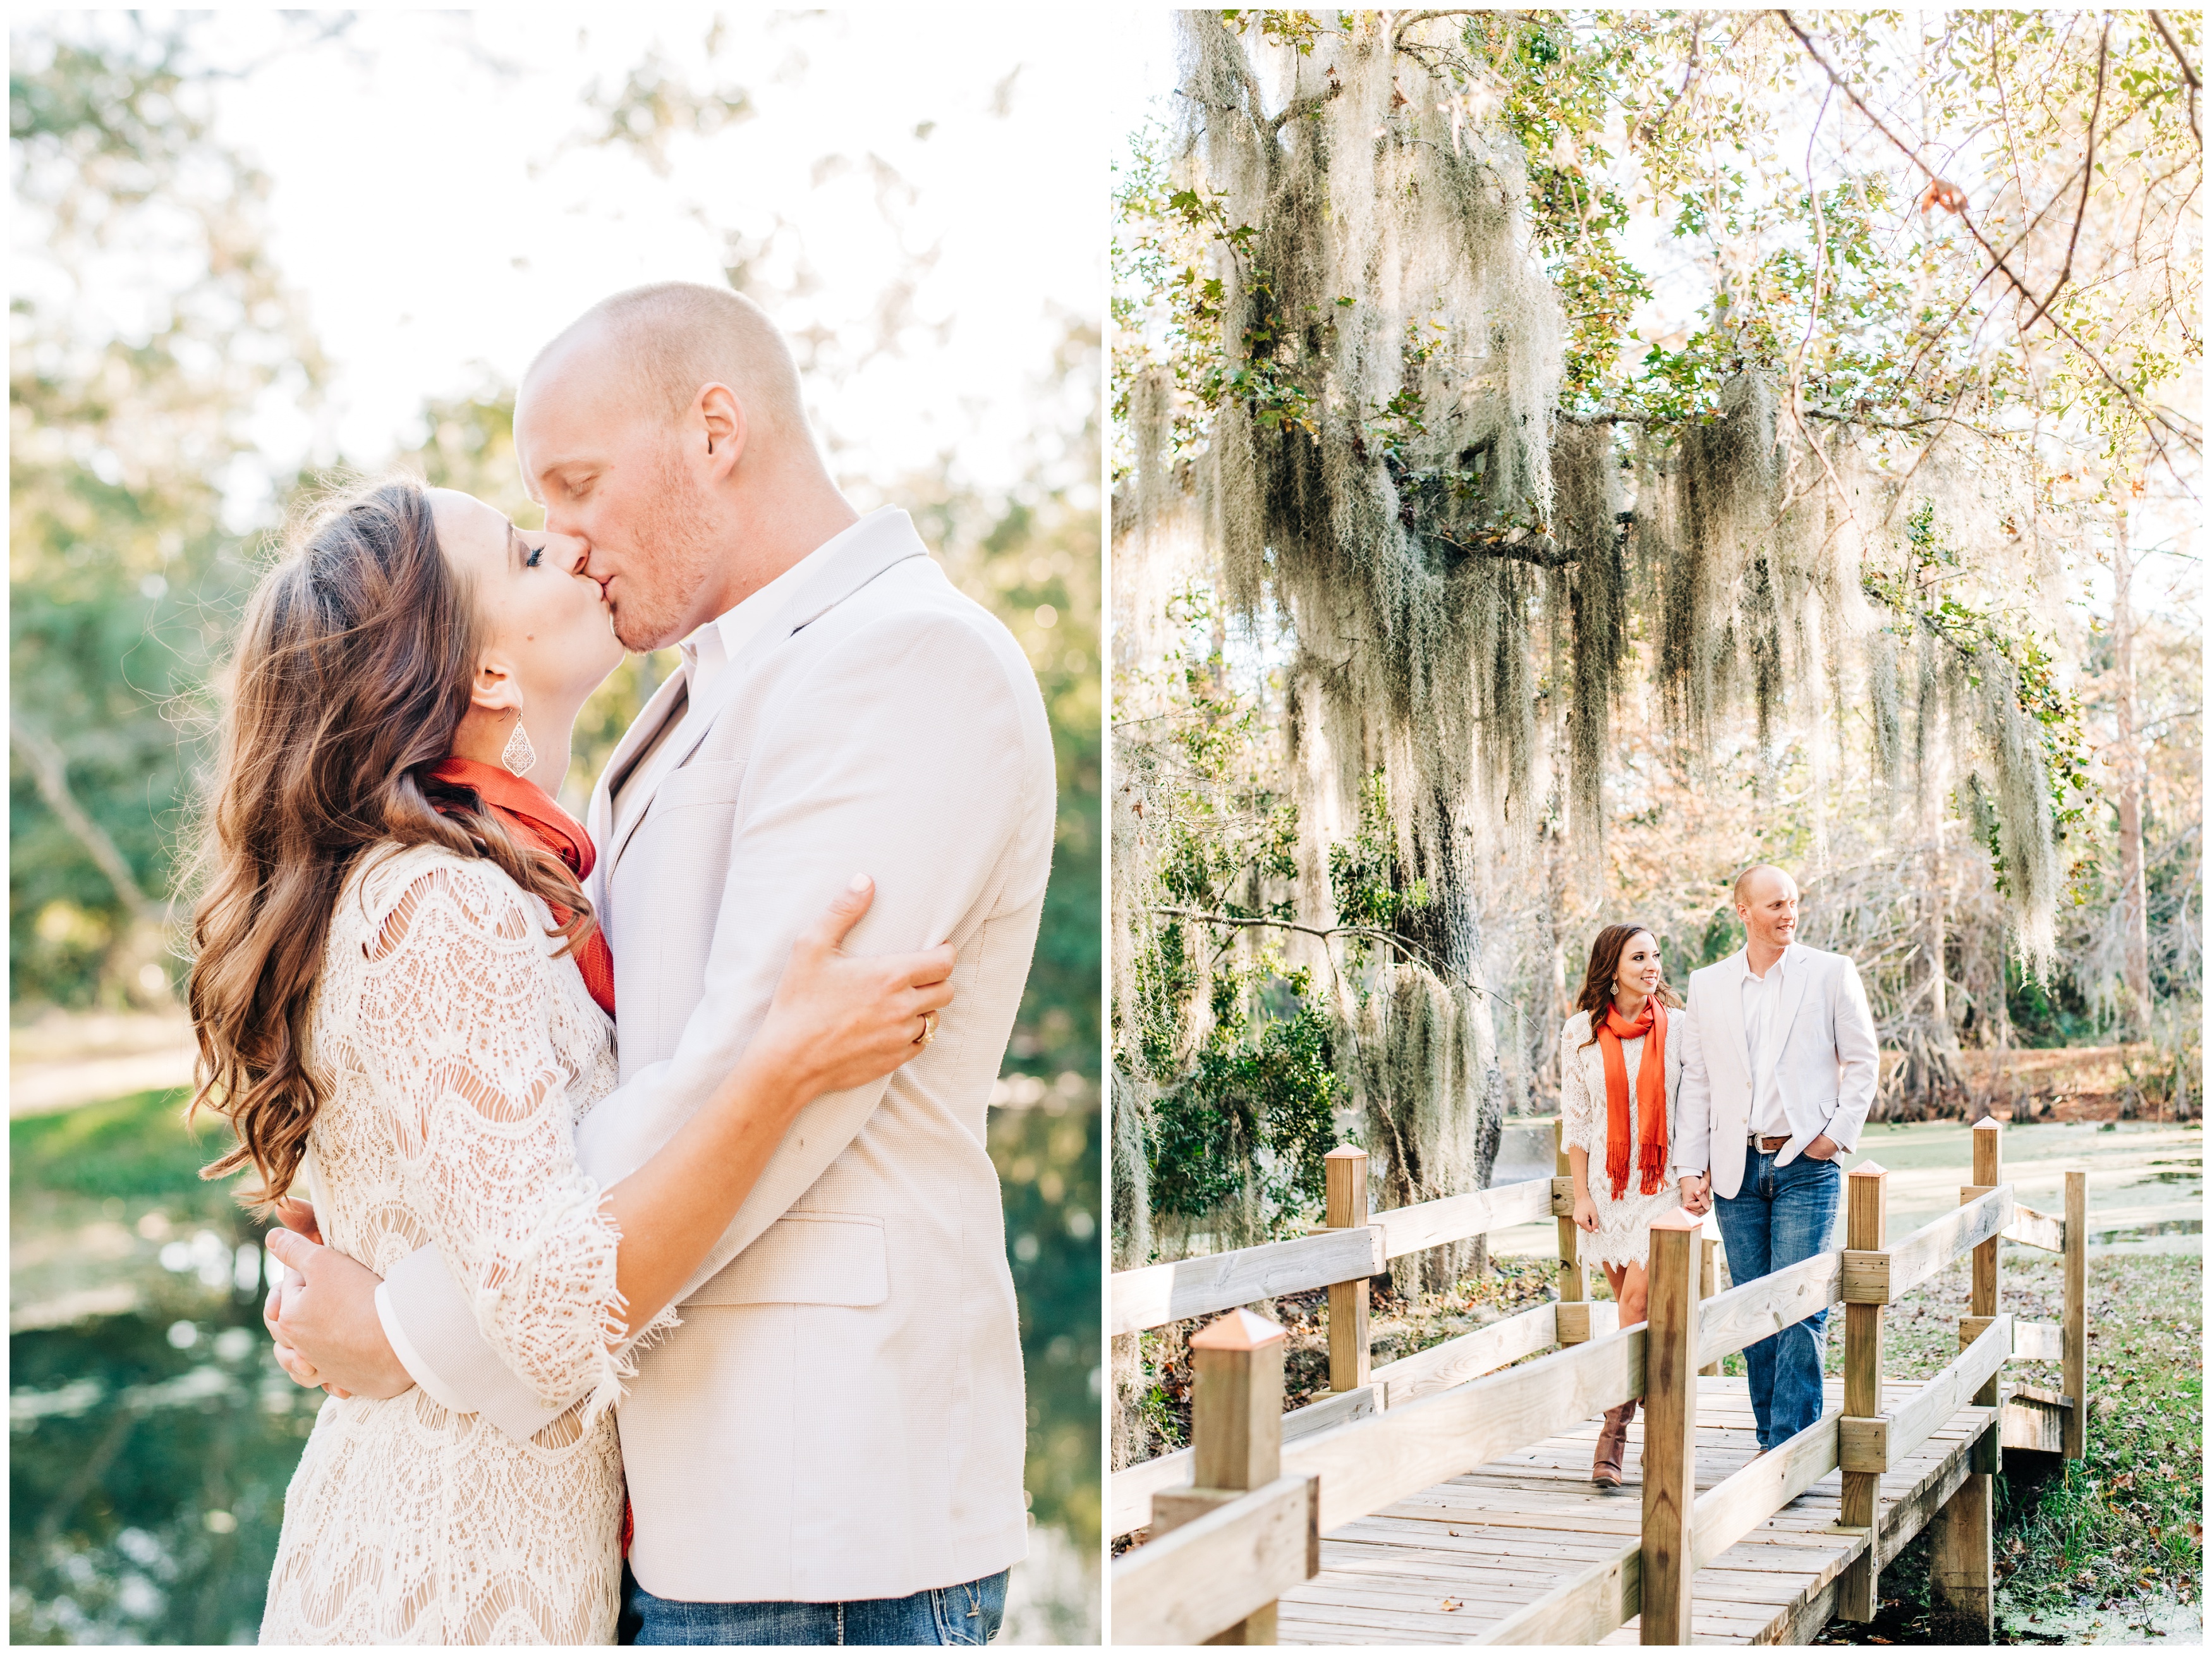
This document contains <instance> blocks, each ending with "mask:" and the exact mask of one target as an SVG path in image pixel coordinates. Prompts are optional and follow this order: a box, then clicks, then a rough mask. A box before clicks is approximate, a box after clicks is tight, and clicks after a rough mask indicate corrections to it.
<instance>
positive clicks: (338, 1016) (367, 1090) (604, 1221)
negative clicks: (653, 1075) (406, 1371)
mask: <svg viewBox="0 0 2212 1655" xmlns="http://www.w3.org/2000/svg"><path fill="white" fill-rule="evenodd" d="M364 861H367V862H370V863H373V864H374V866H372V867H368V869H367V870H366V871H365V872H363V873H356V875H355V877H354V878H353V879H350V880H349V881H348V883H347V885H346V888H345V891H344V894H343V897H341V898H340V900H339V903H338V910H337V914H336V916H334V917H333V919H332V922H331V933H330V940H329V943H328V946H326V948H325V951H324V970H323V977H322V981H321V983H320V984H319V987H318V989H317V991H316V997H315V1001H314V1006H313V1036H312V1041H313V1047H312V1052H313V1064H314V1068H315V1072H316V1073H317V1074H319V1076H320V1077H322V1079H323V1081H324V1084H325V1087H326V1088H327V1091H326V1094H325V1098H324V1099H323V1103H322V1106H321V1108H320V1110H319V1111H318V1113H317V1115H316V1117H315V1122H314V1125H313V1128H312V1129H310V1131H309V1134H308V1144H309V1152H310V1156H311V1165H312V1169H313V1171H312V1177H311V1178H310V1182H309V1190H310V1191H311V1192H312V1194H313V1197H314V1202H315V1207H316V1212H317V1215H318V1218H319V1221H320V1223H321V1226H322V1231H323V1236H324V1238H325V1240H326V1241H327V1242H328V1243H329V1244H331V1246H333V1247H336V1248H337V1249H338V1250H340V1251H342V1252H344V1253H346V1254H348V1255H349V1256H352V1257H354V1258H356V1259H359V1260H360V1261H361V1262H362V1263H364V1264H367V1265H368V1267H369V1268H370V1269H374V1270H376V1271H378V1272H379V1273H380V1274H381V1273H383V1272H386V1271H388V1270H389V1269H391V1268H392V1266H393V1265H395V1264H396V1263H398V1261H399V1260H401V1259H402V1258H404V1257H405V1256H407V1255H408V1254H410V1253H411V1252H413V1251H414V1250H416V1248H417V1247H419V1246H421V1245H422V1244H423V1243H424V1242H426V1241H428V1242H434V1243H435V1244H436V1245H437V1247H438V1249H439V1250H440V1251H441V1253H442V1254H443V1255H444V1257H445V1261H446V1265H447V1269H450V1270H451V1271H453V1275H454V1277H455V1279H456V1280H458V1281H461V1282H462V1283H464V1284H465V1286H466V1287H467V1288H468V1290H469V1293H470V1294H471V1298H472V1299H473V1300H474V1304H475V1309H476V1315H477V1323H478V1325H479V1326H480V1327H481V1328H482V1329H483V1332H484V1335H485V1336H486V1338H488V1339H489V1341H490V1342H491V1343H492V1344H493V1345H494V1346H495V1348H497V1349H498V1350H499V1351H500V1352H501V1354H502V1355H503V1356H504V1357H505V1359H506V1360H507V1363H508V1365H509V1366H511V1367H513V1369H514V1371H515V1372H517V1373H518V1374H520V1375H523V1376H525V1377H526V1378H529V1379H530V1380H531V1381H532V1383H533V1384H535V1385H536V1386H537V1388H538V1391H539V1392H540V1393H541V1394H542V1395H543V1396H545V1397H546V1398H548V1399H549V1400H551V1399H557V1398H559V1397H562V1396H578V1395H579V1394H580V1393H582V1394H583V1395H582V1400H580V1401H579V1402H577V1403H576V1405H575V1406H574V1408H572V1409H569V1410H568V1413H567V1414H565V1415H562V1417H561V1418H560V1419H559V1420H557V1421H555V1422H554V1423H553V1424H551V1425H550V1426H548V1427H546V1428H545V1429H544V1430H543V1431H541V1432H540V1433H538V1435H537V1436H535V1437H533V1438H532V1439H529V1440H528V1441H526V1442H524V1441H517V1440H515V1439H512V1438H510V1437H508V1436H507V1435H506V1434H505V1433H502V1432H501V1430H500V1429H499V1428H498V1427H496V1426H495V1425H493V1424H492V1423H491V1422H490V1421H489V1420H486V1419H484V1418H483V1417H482V1416H480V1415H474V1414H456V1413H453V1412H452V1411H451V1410H450V1409H446V1408H443V1407H441V1406H440V1405H439V1404H438V1403H437V1402H435V1401H433V1400H432V1399H431V1398H430V1396H428V1394H427V1393H425V1392H424V1391H422V1390H420V1389H419V1388H418V1389H416V1390H409V1391H406V1392H404V1393H403V1394H402V1395H400V1396H395V1397H392V1399H390V1400H388V1401H385V1402H375V1401H371V1400H368V1399H366V1398H361V1397H355V1398H351V1399H347V1400H340V1399H339V1398H337V1397H331V1398H330V1399H328V1400H327V1401H325V1402H324V1404H323V1406H322V1410H321V1412H320V1414H319V1415H318V1416H317V1418H316V1421H315V1428H314V1432H313V1435H312V1436H310V1437H309V1439H308V1440H307V1448H306V1451H304V1452H303V1453H302V1455H301V1459H300V1465H299V1469H298V1470H297V1471H296V1472H295V1473H294V1475H293V1477H292V1482H291V1487H290V1488H289V1489H288V1490H287V1492H286V1494H285V1497H284V1527H283V1535H282V1537H281V1538H280V1539H279V1541H278V1542H277V1549H276V1567H275V1568H274V1569H273V1571H272V1572H271V1573H270V1582H269V1600H268V1605H267V1608H266V1609H265V1610H264V1615H263V1618H262V1622H261V1640H262V1642H264V1643H267V1644H321V1643H413V1644H493V1643H551V1644H587V1643H600V1644H605V1643H612V1642H613V1641H614V1636H615V1619H616V1615H617V1610H618V1609H619V1607H620V1597H621V1579H622V1567H621V1559H620V1557H619V1556H618V1555H617V1552H618V1546H619V1534H620V1527H621V1521H622V1503H623V1476H622V1459H621V1454H620V1450H619V1448H618V1446H617V1440H616V1436H615V1426H614V1417H613V1415H612V1414H611V1412H610V1411H609V1409H610V1406H611V1403H612V1402H614V1401H615V1400H616V1399H617V1396H620V1394H621V1389H622V1379H623V1378H624V1377H626V1376H627V1375H628V1373H629V1371H630V1369H629V1363H628V1360H627V1355H626V1354H622V1355H618V1354H614V1353H611V1352H610V1351H609V1350H608V1348H607V1344H606V1342H607V1339H608V1338H609V1336H617V1337H618V1336H621V1335H622V1334H623V1329H624V1306H623V1299H622V1297H621V1294H620V1293H618V1292H617V1289H616V1286H615V1250H616V1245H617V1241H618V1240H619V1237H618V1235H617V1232H616V1230H615V1226H614V1224H613V1221H612V1220H611V1219H610V1218H608V1217H607V1216H606V1215H605V1214H604V1213H602V1212H600V1211H599V1190H598V1188H597V1187H596V1185H595V1184H594V1183H592V1180H591V1179H590V1178H588V1177H586V1176H585V1175H584V1173H583V1172H582V1171H581V1170H580V1168H579V1167H578V1165H577V1164H576V1159H575V1153H574V1138H573V1135H574V1127H575V1123H576V1122H577V1121H578V1120H579V1119H580V1118H581V1117H582V1116H583V1115H584V1113H585V1111H586V1110H589V1109H590V1108H591V1107H592V1105H593V1104H596V1103H598V1102H599V1099H600V1098H603V1097H605V1095H606V1094H607V1092H610V1091H611V1090H612V1089H613V1087H614V1084H615V1078H616V1067H615V1054H614V1049H613V1029H612V1025H611V1024H610V1023H609V1021H608V1019H607V1018H606V1016H605V1013H602V1012H601V1011H600V1010H599V1007H598V1006H597V1005H595V1004H594V1003H593V1002H592V998H591V995H589V994H588V993H587V992H586V989H585V988H584V983H583V978H582V976H581V975H580V973H579V971H578V970H577V969H576V965H575V963H574V960H572V959H567V958H560V959H556V958H553V957H552V951H553V950H554V949H555V948H557V947H558V946H560V944H559V940H558V939H553V940H548V939H547V938H546V936H545V935H544V933H545V931H546V930H547V928H549V927H550V924H551V919H550V915H549V914H548V913H547V910H546V909H545V906H544V904H543V903H541V902H539V901H538V899H537V898H536V897H531V896H529V895H527V894H526V892H524V891H522V890H521V889H520V887H518V886H517V885H514V883H513V881H512V880H510V879H507V876H506V875H505V874H504V873H501V872H500V871H499V870H498V869H497V868H496V867H493V866H492V865H491V864H490V863H489V862H484V861H469V860H467V859H465V858H462V857H459V856H456V855H453V854H451V853H450V852H447V851H443V850H439V849H428V848H417V849H410V850H407V851H404V852H400V853H398V854H397V855H393V854H391V853H390V852H389V850H386V851H383V852H378V853H374V854H373V855H371V856H369V857H367V858H364ZM671 1320H672V1316H671V1315H670V1314H669V1313H664V1314H663V1316H662V1317H659V1318H656V1323H655V1325H656V1327H659V1326H661V1325H665V1324H666V1323H669V1322H670V1321H671Z"/></svg>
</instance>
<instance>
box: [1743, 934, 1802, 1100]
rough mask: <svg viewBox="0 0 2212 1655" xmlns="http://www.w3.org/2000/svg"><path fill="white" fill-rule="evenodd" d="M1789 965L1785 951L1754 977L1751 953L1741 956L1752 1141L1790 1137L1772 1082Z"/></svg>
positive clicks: (1777, 1084)
mask: <svg viewBox="0 0 2212 1655" xmlns="http://www.w3.org/2000/svg"><path fill="white" fill-rule="evenodd" d="M1789 963H1790V951H1789V950H1788V949H1786V948H1785V949H1784V950H1783V951H1782V958H1780V959H1778V960H1776V961H1775V962H1774V964H1772V965H1771V966H1769V967H1767V970H1766V975H1765V977H1754V976H1753V975H1752V970H1751V955H1750V952H1748V951H1746V952H1745V953H1744V955H1743V956H1742V970H1743V977H1742V981H1741V984H1740V986H1739V989H1738V992H1739V993H1740V994H1741V995H1742V1007H1743V1035H1744V1043H1745V1044H1746V1045H1747V1047H1748V1048H1749V1049H1750V1054H1751V1135H1752V1136H1753V1137H1755V1138H1781V1137H1787V1136H1788V1135H1789V1134H1790V1112H1789V1110H1786V1109H1784V1107H1783V1106H1782V1086H1781V1083H1780V1082H1779V1081H1778V1080H1777V1079H1776V1078H1775V1076H1776V1071H1777V1070H1778V1068H1780V1060H1781V1056H1782V1052H1781V1041H1780V1039H1779V1038H1778V1028H1777V1025H1778V1024H1779V1023H1780V1022H1781V1011H1782V972H1783V969H1784V967H1785V966H1787V965H1788V964H1789Z"/></svg>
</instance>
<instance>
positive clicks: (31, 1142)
mask: <svg viewBox="0 0 2212 1655" xmlns="http://www.w3.org/2000/svg"><path fill="white" fill-rule="evenodd" d="M190 1097H191V1093H190V1092H185V1091H183V1090H181V1089H178V1090H170V1091H163V1092H134V1093H133V1094H131V1096H130V1097H128V1098H116V1099H114V1100H113V1101H112V1102H110V1103H104V1104H84V1105H83V1106H82V1107H80V1108H77V1109H71V1110H62V1111H60V1112H58V1113H57V1114H52V1115H31V1116H26V1117H23V1118H22V1119H21V1120H16V1121H11V1122H9V1126H8V1149H9V1160H8V1189H9V1198H10V1200H11V1201H12V1202H23V1201H25V1200H30V1201H37V1200H38V1199H39V1198H40V1197H41V1196H46V1197H50V1198H51V1197H55V1196H59V1197H62V1198H64V1199H67V1198H70V1197H74V1198H76V1199H78V1200H84V1201H94V1202H105V1201H113V1200H125V1201H129V1202H157V1203H159V1204H160V1205H161V1206H163V1207H165V1208H167V1209H169V1210H170V1211H171V1212H173V1213H181V1214H185V1215H186V1216H190V1217H195V1218H210V1219H212V1218H216V1217H219V1216H222V1215H225V1214H228V1213H229V1212H230V1211H232V1210H233V1209H234V1207H235V1203H234V1202H233V1200H232V1199H231V1194H230V1185H229V1183H206V1182H204V1181H203V1180H202V1179H201V1177H200V1175H199V1170H200V1168H201V1167H203V1166H204V1165H207V1163H208V1162H210V1161H211V1160H213V1159H215V1158H216V1156H217V1155H218V1154H220V1153H222V1151H223V1150H224V1149H226V1148H228V1147H229V1145H230V1141H231V1140H230V1135H229V1131H228V1128H226V1127H225V1126H224V1125H223V1124H222V1123H221V1122H220V1121H217V1120H215V1119H213V1118H212V1117H207V1116H203V1117H201V1119H200V1123H199V1129H198V1131H197V1133H195V1132H193V1131H191V1130H190V1129H187V1128H186V1127H185V1102H186V1101H187V1100H188V1099H189V1098H190Z"/></svg>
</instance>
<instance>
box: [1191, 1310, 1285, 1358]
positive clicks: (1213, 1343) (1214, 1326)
mask: <svg viewBox="0 0 2212 1655" xmlns="http://www.w3.org/2000/svg"><path fill="white" fill-rule="evenodd" d="M1283 1336H1284V1334H1283V1329H1281V1328H1279V1327H1278V1326H1276V1324H1275V1323H1273V1322H1270V1321H1269V1320H1268V1319H1267V1317H1264V1316H1255V1315H1254V1314H1253V1313H1252V1312H1251V1311H1230V1312H1229V1314H1228V1315H1226V1316H1224V1317H1218V1318H1217V1319H1215V1320H1214V1321H1212V1322H1209V1323H1206V1326H1205V1327H1203V1328H1201V1329H1199V1331H1197V1332H1196V1333H1194V1334H1193V1335H1191V1336H1190V1348H1192V1349H1193V1350H1258V1349H1260V1348H1261V1347H1263V1346H1266V1345H1272V1344H1273V1343H1275V1342H1277V1341H1278V1340H1279V1339H1281V1338H1282V1337H1283Z"/></svg>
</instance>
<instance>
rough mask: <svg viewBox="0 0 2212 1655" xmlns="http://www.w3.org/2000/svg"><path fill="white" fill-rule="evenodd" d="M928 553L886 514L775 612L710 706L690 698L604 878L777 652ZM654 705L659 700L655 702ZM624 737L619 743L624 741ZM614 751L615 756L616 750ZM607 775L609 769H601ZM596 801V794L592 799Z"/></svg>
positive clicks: (910, 530)
mask: <svg viewBox="0 0 2212 1655" xmlns="http://www.w3.org/2000/svg"><path fill="white" fill-rule="evenodd" d="M928 555H929V548H928V547H927V546H925V545H922V543H921V536H920V535H918V534H916V533H915V529H914V520H913V519H912V518H910V517H908V515H907V514H905V513H904V512H902V511H896V512H887V513H885V514H884V516H883V518H882V519H881V520H880V521H878V522H876V523H872V524H871V525H869V528H868V532H866V533H864V534H858V535H855V536H854V537H853V538H852V539H851V540H849V541H848V543H847V544H846V545H842V546H840V547H839V548H837V550H836V551H835V552H834V553H832V554H831V556H830V557H829V562H827V563H824V564H823V566H822V567H821V568H820V569H818V570H817V571H816V572H815V574H814V575H813V576H812V577H811V579H809V580H808V581H806V583H805V585H804V586H802V587H799V590H798V591H797V592H795V593H793V594H792V597H791V601H790V602H788V603H787V604H786V605H784V606H783V607H782V608H781V609H780V610H778V611H776V613H775V618H774V619H772V620H770V621H769V624H767V625H766V626H764V627H763V628H762V629H761V630H760V632H759V633H758V634H757V636H755V637H754V638H753V639H752V640H751V641H750V642H748V643H747V644H746V645H745V647H744V649H743V650H742V651H741V652H740V653H739V654H738V659H737V660H733V661H732V662H731V663H730V665H729V670H728V671H726V672H724V673H723V674H722V675H721V678H720V682H719V683H718V684H716V685H715V686H714V697H713V699H712V700H711V701H705V700H701V699H699V698H697V697H694V698H693V700H692V702H691V704H690V709H689V710H687V711H686V712H685V714H684V722H683V723H682V724H681V725H680V726H678V728H677V730H676V732H675V733H673V734H672V735H671V736H670V737H669V748H670V751H667V752H665V753H663V754H661V755H660V756H659V758H658V759H657V760H656V761H655V764H654V765H653V775H652V776H648V777H647V778H645V780H644V781H643V782H641V784H640V785H641V786H642V787H643V788H645V789H646V791H645V792H643V793H641V794H639V796H638V798H637V800H636V802H635V804H633V805H631V806H629V809H628V810H627V811H626V812H624V815H623V821H622V822H621V824H619V826H618V827H617V829H616V832H617V836H618V837H617V843H616V845H615V847H614V850H613V854H612V855H610V856H609V857H608V858H607V863H608V865H609V868H610V872H611V865H612V862H613V861H614V859H615V857H618V856H620V855H622V852H623V849H625V848H627V846H628V845H629V841H630V839H631V837H633V836H634V835H635V833H636V832H637V831H638V829H639V827H640V826H641V825H642V824H644V821H645V818H647V816H648V815H650V814H651V813H652V811H653V795H654V794H656V793H658V792H659V788H660V784H661V782H663V781H665V779H666V778H668V777H669V776H673V775H675V774H676V772H677V770H678V769H679V768H680V767H681V766H682V765H683V764H684V761H685V760H686V759H688V758H690V757H691V755H692V754H693V753H694V752H696V751H698V747H699V744H700V743H701V742H702V741H704V740H705V739H707V732H708V730H710V729H712V728H713V727H714V720H715V718H716V717H717V716H718V715H720V713H721V711H722V709H724V708H725V707H727V706H728V705H729V704H730V703H731V701H732V699H733V698H734V697H736V695H737V692H738V691H739V690H740V689H742V688H743V687H744V685H745V684H746V682H747V681H749V680H750V678H752V677H753V676H754V675H755V674H756V673H757V672H760V671H761V670H762V669H763V667H764V666H766V664H767V662H768V660H769V657H770V656H772V655H774V654H775V652H776V650H777V648H780V647H781V645H782V644H783V643H784V642H787V640H788V639H790V638H791V637H792V636H793V634H795V633H797V632H799V631H800V630H803V629H804V628H805V627H806V626H807V625H808V624H810V623H811V622H813V621H815V620H817V619H819V618H821V617H822V616H823V615H824V614H825V613H827V612H828V611H830V610H832V609H834V608H836V606H837V605H839V604H841V603H842V602H844V600H845V599H848V598H849V597H851V596H852V595H853V594H854V593H855V592H858V591H859V590H860V588H861V587H865V586H866V585H867V584H868V583H869V582H870V581H873V580H874V579H875V578H876V577H877V576H878V575H881V574H882V573H883V572H884V570H885V569H890V568H891V567H892V566H893V565H894V564H896V563H904V562H905V561H906V560H907V559H908V558H909V557H927V556H928ZM655 699H656V701H657V700H658V699H659V698H658V697H655ZM644 723H645V715H643V714H640V715H638V721H637V725H636V726H633V727H632V728H633V731H635V729H636V728H637V727H641V726H642V725H644ZM628 739H629V738H627V737H625V738H624V741H625V742H627V741H628ZM617 751H619V750H617ZM607 770H608V773H609V774H610V775H611V774H614V773H615V767H614V764H612V763H611V762H610V763H609V764H608V765H607ZM594 796H595V797H596V794H595V795H594Z"/></svg>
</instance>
